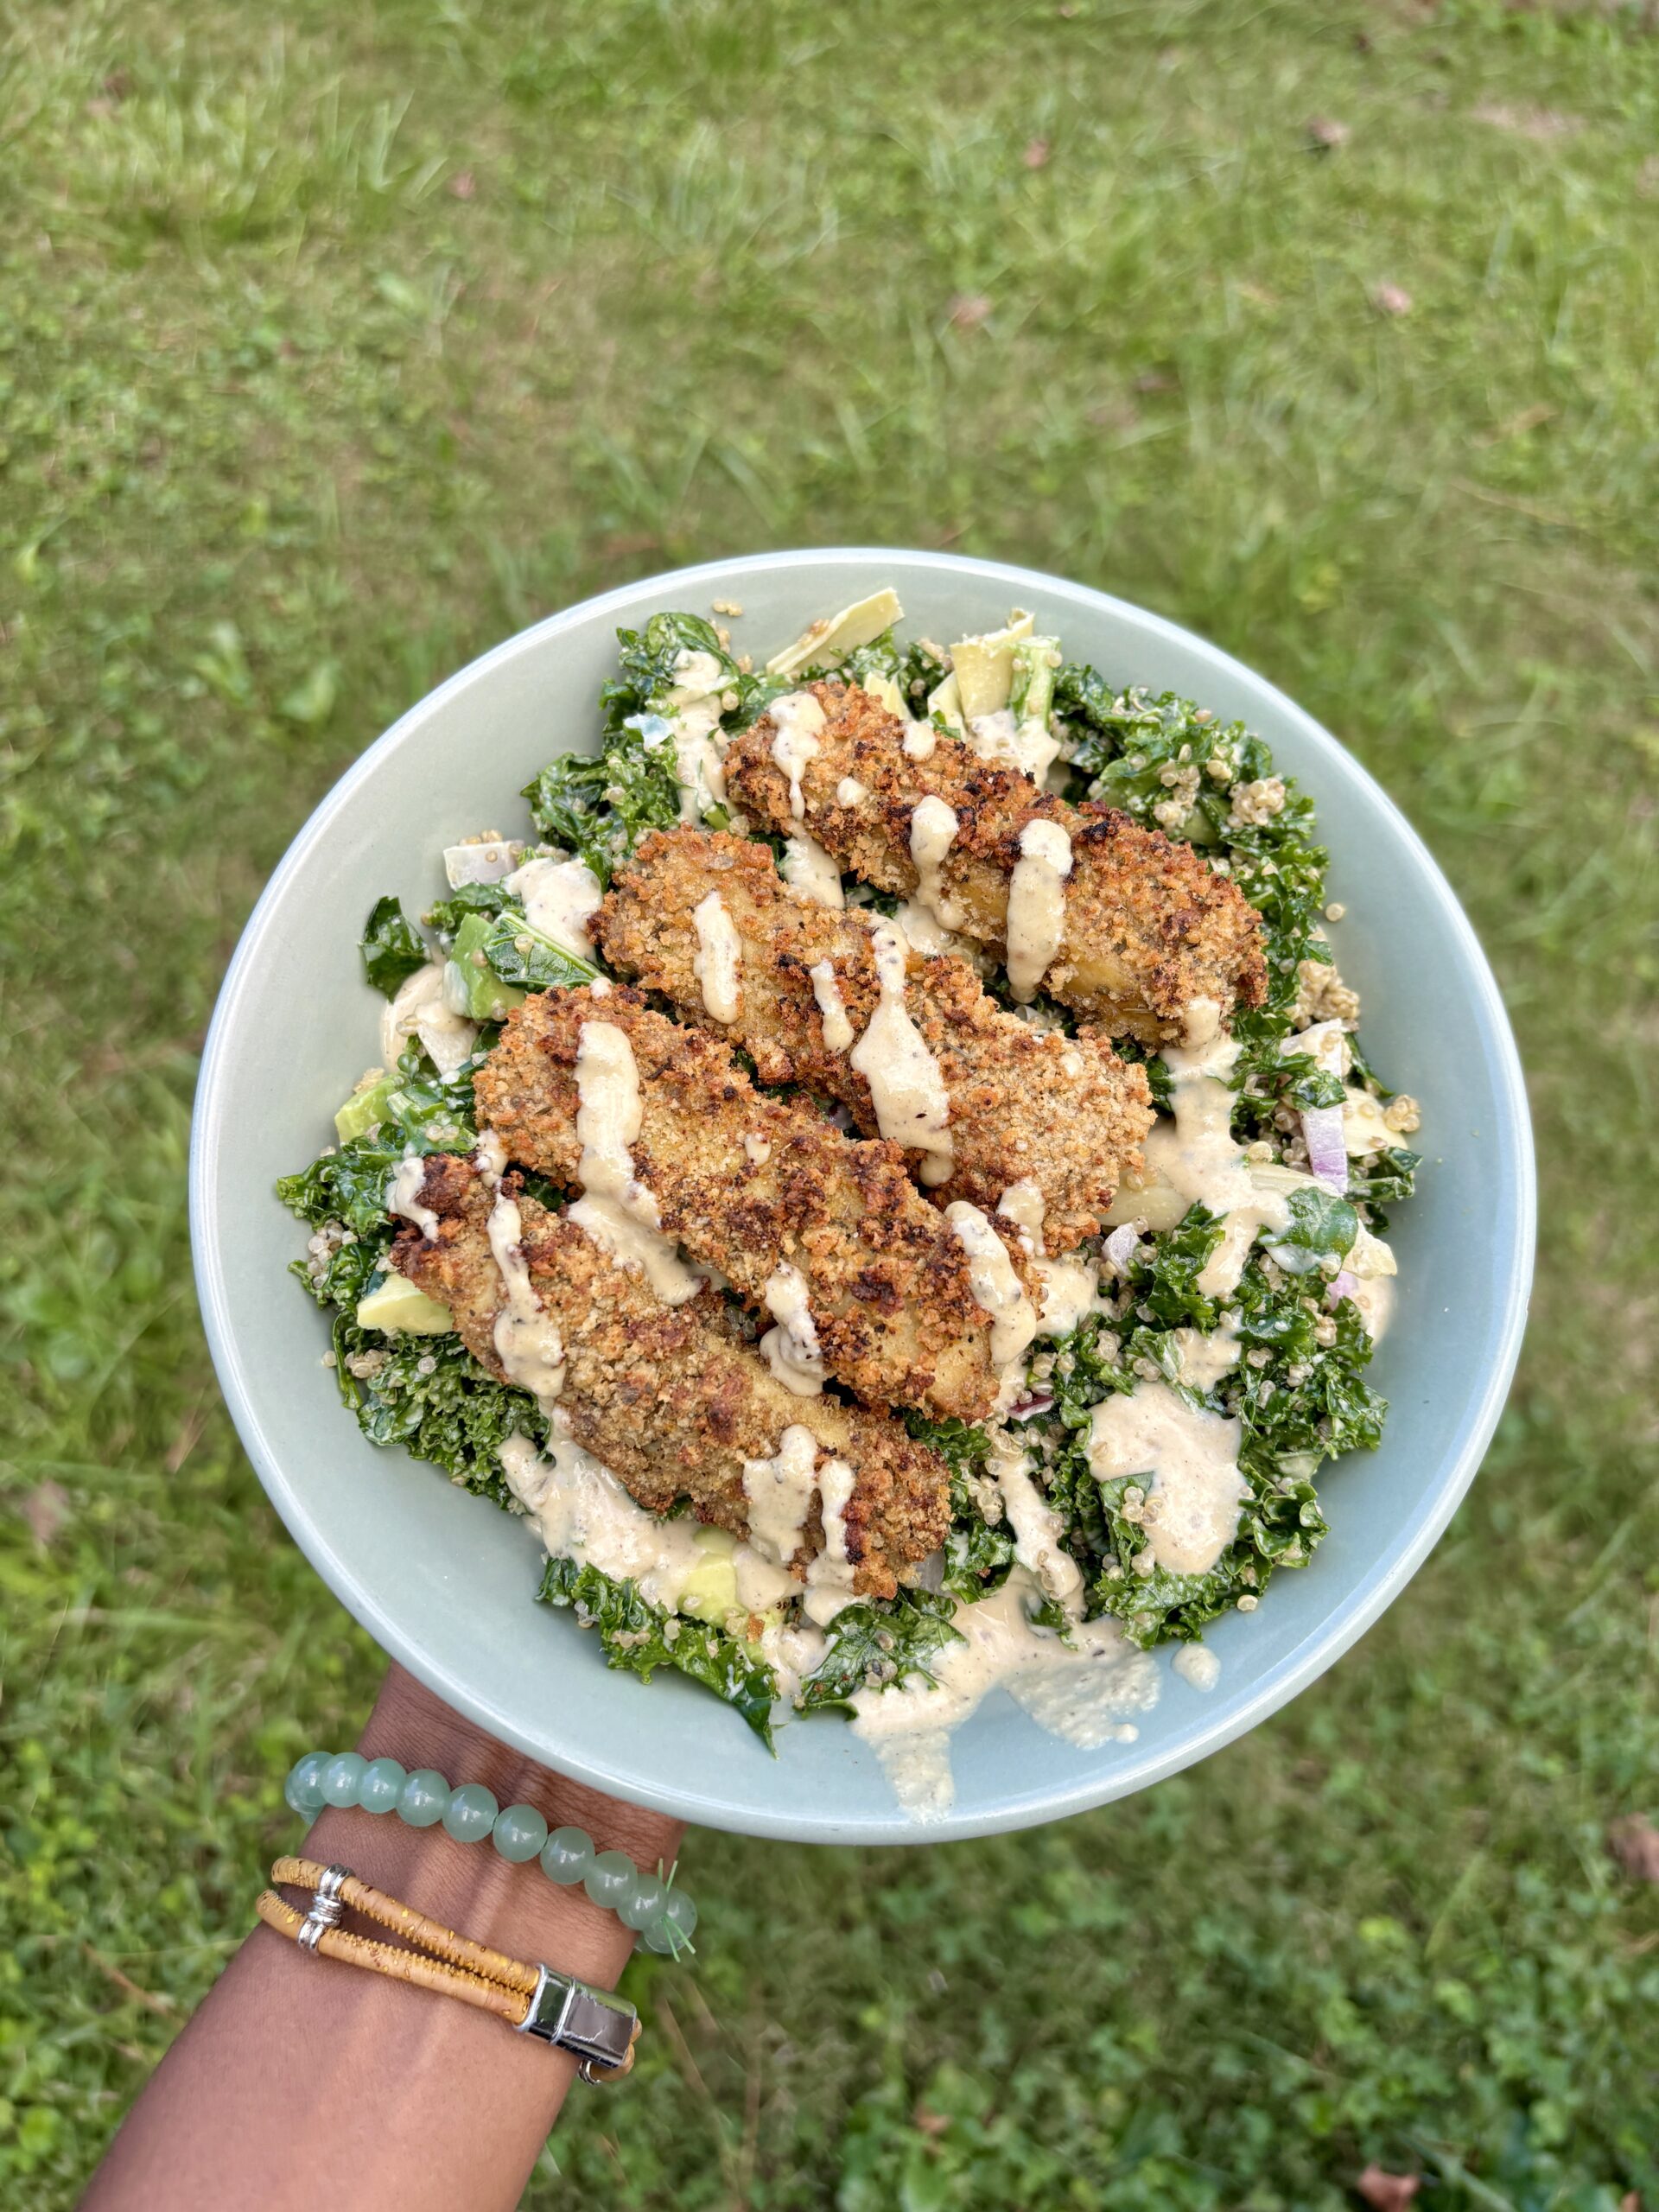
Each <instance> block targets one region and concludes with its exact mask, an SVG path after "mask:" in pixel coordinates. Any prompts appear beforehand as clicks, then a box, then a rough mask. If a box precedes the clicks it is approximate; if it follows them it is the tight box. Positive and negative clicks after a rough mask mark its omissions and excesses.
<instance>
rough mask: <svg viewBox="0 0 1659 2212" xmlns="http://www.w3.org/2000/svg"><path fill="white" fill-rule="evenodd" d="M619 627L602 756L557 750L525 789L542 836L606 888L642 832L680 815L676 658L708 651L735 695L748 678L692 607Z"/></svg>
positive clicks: (603, 698)
mask: <svg viewBox="0 0 1659 2212" xmlns="http://www.w3.org/2000/svg"><path fill="white" fill-rule="evenodd" d="M616 634H617V639H618V643H619V645H620V659H621V664H622V673H621V676H620V677H617V678H613V680H612V681H611V682H609V683H607V684H606V685H605V686H604V688H603V690H601V693H600V695H599V703H600V711H601V715H602V716H603V718H604V734H603V740H602V742H601V748H600V751H599V753H597V754H596V755H589V754H587V753H561V754H560V755H559V757H558V759H557V760H552V761H550V762H549V764H548V766H546V767H545V768H543V770H542V772H541V773H540V775H538V776H537V778H536V779H535V780H534V782H533V783H530V784H526V785H525V786H524V797H525V798H527V799H528V800H529V801H530V810H531V815H532V816H533V817H534V818H535V823H536V826H537V829H539V830H540V831H541V833H542V835H543V837H545V838H546V839H547V840H548V842H550V844H555V845H558V846H561V847H563V849H565V850H566V851H568V852H571V853H574V854H575V855H576V857H577V858H578V859H579V860H583V861H587V863H588V867H589V868H592V870H593V871H594V874H595V875H596V876H597V877H598V878H599V880H600V881H601V883H602V884H603V885H604V886H605V887H606V888H607V890H608V888H609V887H610V882H611V878H612V876H613V874H615V872H616V870H617V869H618V868H620V867H621V866H622V865H623V863H624V862H625V861H626V860H627V858H628V856H629V855H630V854H631V853H632V851H633V849H634V847H635V846H636V845H637V844H638V843H639V840H640V838H641V837H643V836H645V832H646V831H647V830H648V829H669V828H671V826H672V825H673V824H674V823H676V822H677V821H678V820H679V818H680V786H679V779H678V774H677V760H676V757H675V750H674V726H673V722H672V721H671V699H670V695H671V693H672V692H673V691H674V690H675V689H676V687H677V684H678V683H679V681H680V661H681V658H682V656H683V654H686V653H708V654H709V656H710V657H711V658H713V659H714V660H715V661H716V662H717V663H718V664H719V667H720V671H721V683H722V687H723V688H724V689H726V690H732V691H736V692H738V693H739V696H740V699H741V696H743V692H744V688H745V685H746V683H747V684H748V685H750V686H752V685H753V683H754V681H755V679H753V678H748V679H745V678H744V677H741V676H740V674H739V671H738V666H737V663H736V662H735V661H734V659H733V658H732V657H731V655H730V654H729V653H728V652H727V651H726V650H725V648H724V646H722V645H721V642H720V639H719V638H718V637H717V636H716V635H715V631H714V628H713V626H712V625H710V624H709V623H708V622H705V621H704V620H703V619H702V616H701V615H699V614H685V613H663V614H653V615H652V618H651V620H649V621H648V622H647V623H646V625H645V628H644V629H643V630H619V631H618V632H617V633H616ZM759 711H760V709H759V707H756V708H755V709H753V711H752V712H751V714H750V715H749V717H748V719H750V720H753V715H754V714H755V713H758V712H759ZM736 719H737V718H736V717H735V716H728V720H730V721H734V722H735V721H736ZM717 826H719V825H717Z"/></svg>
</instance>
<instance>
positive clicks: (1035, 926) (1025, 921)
mask: <svg viewBox="0 0 1659 2212" xmlns="http://www.w3.org/2000/svg"><path fill="white" fill-rule="evenodd" d="M1070 874H1071V838H1070V837H1069V836H1067V835H1066V833H1065V830H1064V829H1061V827H1060V825H1059V823H1058V822H1049V821H1046V820H1044V819H1042V818H1040V817H1039V819H1038V820H1037V821H1035V822H1027V824H1026V826H1025V828H1024V829H1022V830H1021V831H1020V857H1019V859H1018V860H1017V861H1015V862H1014V874H1013V876H1012V877H1011V878H1010V879H1009V882H1008V918H1007V946H1008V958H1007V969H1008V988H1009V990H1010V991H1011V992H1012V993H1013V994H1014V997H1015V998H1017V999H1029V998H1033V997H1035V995H1036V993H1037V987H1038V985H1039V983H1040V982H1042V980H1043V977H1044V976H1046V974H1047V972H1048V968H1049V963H1050V962H1051V961H1052V959H1053V957H1054V956H1055V954H1056V953H1057V952H1058V950H1059V949H1060V939H1061V938H1062V937H1063V936H1064V935H1065V879H1066V878H1067V876H1068V875H1070Z"/></svg>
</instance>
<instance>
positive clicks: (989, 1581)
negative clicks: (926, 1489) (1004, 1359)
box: [904, 1412, 1014, 1605]
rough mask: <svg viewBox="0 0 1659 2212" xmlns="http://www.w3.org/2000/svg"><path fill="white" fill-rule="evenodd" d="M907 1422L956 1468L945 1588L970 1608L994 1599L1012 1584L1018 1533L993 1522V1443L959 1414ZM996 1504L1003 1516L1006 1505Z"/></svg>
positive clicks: (914, 1415) (919, 1417)
mask: <svg viewBox="0 0 1659 2212" xmlns="http://www.w3.org/2000/svg"><path fill="white" fill-rule="evenodd" d="M904 1422H905V1427H906V1428H907V1429H908V1430H909V1431H910V1433H911V1434H912V1436H913V1437H915V1438H916V1440H917V1441H918V1443H921V1444H931V1446H932V1447H933V1449H934V1450H935V1451H936V1452H938V1455H939V1457H940V1459H943V1460H944V1464H945V1465H946V1466H947V1467H948V1468H949V1469H950V1533H949V1534H948V1535H947V1536H946V1537H945V1540H944V1586H945V1588H946V1589H947V1590H948V1591H949V1592H950V1594H951V1596H952V1597H954V1598H960V1599H962V1600H963V1603H964V1604H968V1605H971V1604H972V1603H973V1601H974V1600H975V1599H976V1598H988V1597H989V1596H990V1594H991V1592H992V1591H993V1590H995V1589H998V1588H1000V1587H1001V1585H1002V1584H1003V1583H1004V1582H1005V1581H1006V1580H1007V1575H1008V1569H1009V1568H1010V1567H1012V1566H1013V1565H1014V1535H1013V1531H1012V1530H1011V1529H1009V1527H1008V1525H1007V1522H1006V1521H1005V1520H1003V1519H1001V1517H999V1518H997V1519H996V1520H995V1521H993V1520H990V1519H988V1517H987V1516H986V1511H985V1498H986V1495H987V1492H988V1491H989V1490H990V1488H991V1487H992V1484H991V1478H990V1475H989V1472H988V1467H989V1462H990V1456H991V1440H990V1438H989V1437H988V1436H987V1435H986V1433H985V1432H984V1430H983V1429H982V1428H974V1427H969V1424H968V1423H967V1422H966V1421H958V1420H957V1419H956V1418H955V1416H954V1415H950V1416H948V1417H947V1418H945V1419H944V1420H943V1421H936V1420H932V1419H931V1418H930V1417H929V1416H928V1415H927V1414H921V1413H915V1412H910V1413H906V1414H905V1416H904ZM994 1503H996V1505H997V1510H998V1514H999V1516H1000V1514H1001V1502H1000V1500H997V1501H994Z"/></svg>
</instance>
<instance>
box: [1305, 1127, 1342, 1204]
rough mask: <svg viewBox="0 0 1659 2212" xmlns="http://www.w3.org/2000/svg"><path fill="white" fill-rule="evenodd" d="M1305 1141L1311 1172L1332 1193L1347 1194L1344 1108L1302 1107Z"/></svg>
mask: <svg viewBox="0 0 1659 2212" xmlns="http://www.w3.org/2000/svg"><path fill="white" fill-rule="evenodd" d="M1302 1138H1303V1141H1304V1142H1305V1143H1306V1146H1307V1164H1308V1166H1309V1168H1310V1169H1311V1170H1312V1172H1313V1173H1314V1174H1315V1175H1317V1176H1318V1177H1319V1180H1320V1182H1321V1183H1328V1184H1329V1185H1330V1186H1331V1188H1332V1190H1333V1191H1345V1190H1346V1189H1347V1188H1348V1141H1347V1139H1346V1138H1345V1137H1344V1135H1343V1133H1342V1109H1341V1107H1340V1106H1305V1107H1303V1109H1302Z"/></svg>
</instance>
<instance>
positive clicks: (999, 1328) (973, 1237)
mask: <svg viewBox="0 0 1659 2212" xmlns="http://www.w3.org/2000/svg"><path fill="white" fill-rule="evenodd" d="M944 1217H945V1219H946V1220H947V1221H948V1222H949V1223H950V1226H951V1228H952V1230H954V1231H955V1232H956V1236H957V1243H959V1244H960V1245H961V1246H962V1249H963V1251H964V1252H965V1253H966V1254H967V1255H968V1285H969V1289H970V1290H971V1291H972V1292H973V1294H974V1297H975V1299H976V1301H977V1302H978V1304H979V1305H980V1306H982V1308H983V1309H984V1311H985V1312H986V1313H988V1314H989V1315H990V1317H991V1346H990V1350H991V1364H992V1366H993V1367H1007V1365H1008V1364H1009V1363H1010V1362H1011V1361H1014V1360H1016V1359H1018V1358H1019V1357H1020V1354H1021V1353H1022V1352H1023V1351H1025V1349H1026V1347H1027V1344H1029V1343H1030V1342H1031V1340H1032V1338H1033V1337H1034V1336H1035V1335H1036V1333H1037V1314H1036V1309H1035V1308H1034V1307H1033V1305H1032V1302H1031V1300H1029V1299H1028V1298H1027V1296H1026V1294H1025V1292H1024V1290H1023V1289H1022V1288H1021V1287H1020V1278H1019V1276H1018V1275H1017V1274H1015V1273H1014V1262H1013V1261H1012V1260H1011V1259H1010V1258H1009V1257H1008V1248H1007V1245H1006V1244H1005V1243H1003V1242H1002V1239H1001V1237H1000V1236H998V1235H997V1233H996V1231H995V1230H994V1229H993V1228H992V1227H991V1224H990V1223H989V1222H988V1221H987V1220H986V1218H985V1217H984V1215H983V1214H982V1212H981V1211H980V1210H979V1208H978V1207H977V1206H971V1205H969V1203H968V1201H967V1200H966V1199H965V1198H957V1199H956V1200H954V1201H953V1203H952V1204H951V1205H948V1206H947V1207H946V1208H945V1210H944Z"/></svg>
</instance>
